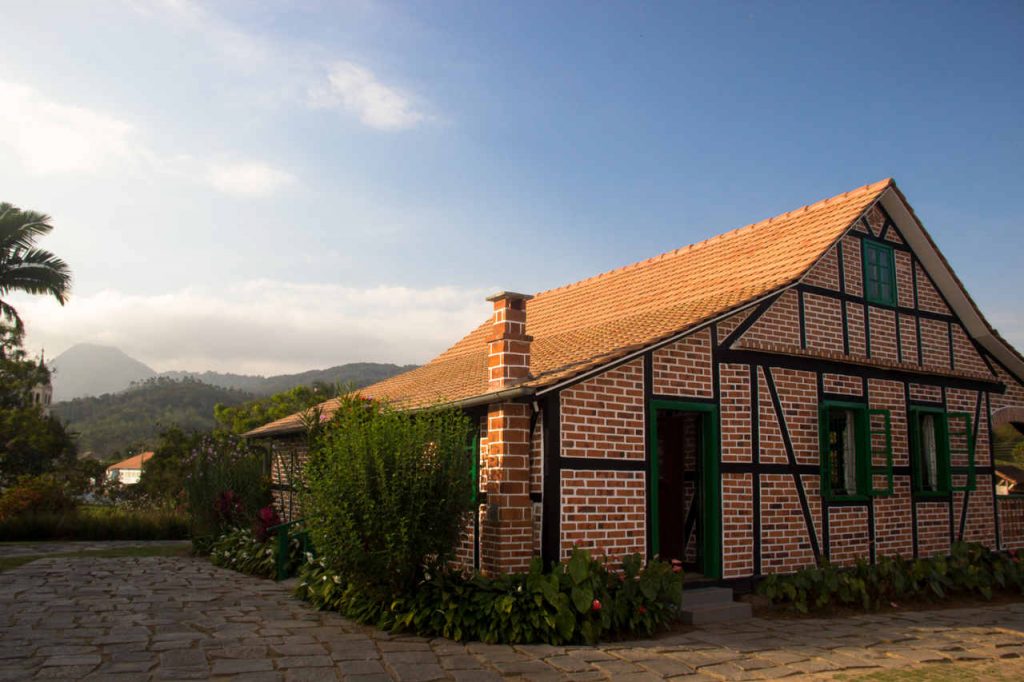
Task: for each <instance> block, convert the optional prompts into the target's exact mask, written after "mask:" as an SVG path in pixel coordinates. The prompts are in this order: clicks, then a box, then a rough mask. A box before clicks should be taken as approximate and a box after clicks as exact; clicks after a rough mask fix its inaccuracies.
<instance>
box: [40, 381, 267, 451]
mask: <svg viewBox="0 0 1024 682" xmlns="http://www.w3.org/2000/svg"><path fill="white" fill-rule="evenodd" d="M252 399H253V396H252V395H251V394H249V393H245V392H243V391H238V390H234V389H229V388H222V387H220V386H210V385H209V384H204V383H202V382H201V381H196V380H194V379H187V378H186V379H181V380H174V379H169V378H164V377H155V378H151V379H148V380H146V381H144V382H142V383H141V384H137V385H135V386H133V387H131V388H130V389H128V390H126V391H121V392H119V393H107V394H105V395H101V396H98V397H89V398H76V399H74V400H71V401H68V402H62V403H56V404H54V405H53V414H54V415H56V416H57V417H59V418H60V419H61V421H63V422H64V423H65V424H67V425H68V428H69V429H70V430H71V431H73V432H75V433H77V434H78V451H79V452H81V453H85V452H89V451H92V452H95V453H96V454H97V455H99V456H100V457H108V456H110V455H113V454H114V453H124V452H125V451H127V450H128V449H129V448H133V447H141V446H151V445H153V443H154V442H155V440H156V436H157V435H158V434H159V433H160V432H161V431H162V430H163V429H165V428H167V427H169V426H172V425H174V426H178V427H180V428H181V429H183V430H185V431H192V430H197V431H207V430H210V429H212V428H213V427H214V425H215V423H216V422H215V420H214V416H213V408H214V406H215V405H217V404H218V403H219V404H222V405H226V406H234V405H240V404H242V403H244V402H246V401H249V400H252Z"/></svg>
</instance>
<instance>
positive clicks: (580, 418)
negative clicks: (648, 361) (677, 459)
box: [561, 359, 644, 459]
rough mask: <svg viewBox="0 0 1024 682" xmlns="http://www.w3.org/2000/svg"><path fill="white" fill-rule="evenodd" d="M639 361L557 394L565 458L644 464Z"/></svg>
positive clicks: (642, 396) (642, 393)
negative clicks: (615, 460)
mask: <svg viewBox="0 0 1024 682" xmlns="http://www.w3.org/2000/svg"><path fill="white" fill-rule="evenodd" d="M643 383H644V372H643V359H637V360H634V361H632V362H629V363H627V364H625V365H622V366H620V367H617V368H615V369H610V370H608V371H607V372H604V373H603V374H599V375H597V376H595V377H593V378H591V379H588V380H586V381H584V382H581V383H579V384H576V385H575V386H572V387H570V388H566V389H565V390H563V391H562V392H561V443H562V456H563V457H600V458H607V459H643V458H644V389H643Z"/></svg>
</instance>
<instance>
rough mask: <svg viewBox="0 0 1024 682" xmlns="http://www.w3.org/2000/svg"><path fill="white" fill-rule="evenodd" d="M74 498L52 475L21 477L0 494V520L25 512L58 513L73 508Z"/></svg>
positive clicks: (70, 510) (4, 520)
mask: <svg viewBox="0 0 1024 682" xmlns="http://www.w3.org/2000/svg"><path fill="white" fill-rule="evenodd" d="M75 506H76V503H75V500H74V499H72V498H71V496H70V495H68V494H67V491H66V490H65V489H64V486H63V485H61V484H60V483H59V482H58V481H57V479H56V478H54V477H53V475H50V474H43V475H41V476H31V477H23V478H21V479H19V480H18V483H17V484H16V485H14V486H13V487H11V488H8V489H7V490H5V491H4V493H3V495H0V521H3V522H6V521H9V520H10V519H13V518H14V517H17V516H21V515H25V514H36V513H41V512H46V513H48V514H50V515H60V514H66V513H69V512H73V511H74V510H75Z"/></svg>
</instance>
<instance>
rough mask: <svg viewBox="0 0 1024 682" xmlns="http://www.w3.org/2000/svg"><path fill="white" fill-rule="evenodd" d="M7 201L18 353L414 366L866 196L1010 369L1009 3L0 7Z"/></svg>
mask: <svg viewBox="0 0 1024 682" xmlns="http://www.w3.org/2000/svg"><path fill="white" fill-rule="evenodd" d="M4 23H5V31H4V33H5V39H4V40H3V41H0V100H2V101H3V102H5V104H4V106H3V107H0V186H2V187H3V188H4V190H3V195H2V196H0V199H2V200H4V201H10V202H12V203H15V204H17V205H20V206H23V207H26V208H33V209H36V210H41V211H45V212H47V213H50V214H51V215H52V216H53V217H54V221H55V224H56V231H55V233H54V234H53V235H52V236H51V237H50V238H48V239H47V241H46V246H48V247H49V248H52V249H53V250H54V251H56V252H58V253H59V254H60V255H62V256H63V257H64V258H65V259H66V260H68V261H69V263H70V264H71V266H72V268H73V270H74V272H75V276H76V280H75V291H74V297H73V298H72V300H71V302H70V303H69V304H68V306H66V307H65V308H63V309H61V308H59V307H58V306H57V305H55V304H52V303H49V302H40V301H30V300H27V299H17V301H16V304H18V305H19V309H21V310H23V311H24V313H25V316H26V318H27V321H28V325H29V330H30V337H29V342H30V344H31V345H32V347H33V348H34V349H35V348H38V347H45V348H46V349H47V354H48V355H53V354H55V353H58V352H60V351H62V350H63V349H64V348H66V347H68V346H70V345H71V344H73V343H75V342H78V341H94V342H101V343H110V344H113V345H118V346H120V347H121V348H123V349H124V350H125V351H127V352H129V353H130V354H132V355H134V356H136V357H138V358H139V359H141V360H144V361H146V362H149V363H150V364H152V365H153V366H154V367H156V368H157V369H172V368H176V369H197V370H200V369H218V370H232V371H246V372H264V373H272V372H279V371H295V370H301V369H307V368H310V367H320V366H328V365H332V364H337V363H340V362H347V361H354V360H379V361H395V362H423V361H425V360H427V359H429V357H431V356H432V355H433V354H434V353H436V352H437V351H439V350H442V349H443V348H444V347H446V346H447V345H449V344H450V343H451V342H453V341H454V340H456V339H457V338H458V337H459V336H460V335H461V334H462V333H463V332H464V331H466V330H467V329H468V328H470V327H472V326H474V325H475V324H476V323H477V322H478V321H479V320H480V319H482V318H483V316H484V315H486V309H487V308H486V304H485V303H484V302H483V297H484V296H485V295H486V294H487V293H489V292H490V291H492V290H496V289H515V290H520V291H527V292H531V291H539V290H543V289H547V288H550V287H553V286H557V285H560V284H564V283H567V282H571V281H574V280H577V279H580V278H582V277H586V276H589V275H592V274H595V273H597V272H600V271H604V270H607V269H610V268H613V267H617V266H620V265H623V264H626V263H629V262H632V261H635V260H639V259H642V258H645V257H648V256H651V255H654V254H657V253H660V252H663V251H666V250H669V249H672V248H676V247H678V246H681V245H684V244H688V243H691V242H694V241H698V240H700V239H703V238H706V237H709V236H712V235H714V234H716V233H719V232H722V231H725V230H728V229H731V228H734V227H738V226H741V225H744V224H747V223H750V222H753V221H756V220H760V219H762V218H766V217H769V216H771V215H774V214H777V213H780V212H783V211H787V210H790V209H793V208H796V207H799V206H801V205H803V204H806V203H811V202H813V201H816V200H818V199H821V198H824V197H827V196H831V195H834V194H837V193H840V192H843V191H846V190H849V189H852V188H854V187H857V186H860V185H863V184H866V183H868V182H873V181H875V180H878V179H881V178H883V177H887V176H894V177H896V179H897V181H898V182H899V184H900V187H901V188H902V189H903V191H904V192H905V193H906V194H907V196H908V198H909V199H910V201H911V203H912V204H913V205H914V208H915V209H916V211H917V213H918V215H919V216H920V217H921V218H922V220H923V221H924V223H925V225H926V227H927V228H928V229H929V230H930V231H931V233H932V234H933V236H934V237H935V238H936V240H937V242H938V244H939V246H940V248H942V249H943V251H944V252H945V254H946V256H947V257H948V258H949V260H950V261H951V263H952V264H953V266H954V268H955V269H956V270H957V272H958V274H959V275H960V276H961V278H962V279H963V280H964V282H965V283H966V284H967V286H968V288H969V290H970V291H971V293H972V295H973V296H974V297H975V299H976V300H977V301H978V302H979V304H980V305H981V307H982V309H983V311H984V312H985V313H986V315H988V317H989V319H990V320H991V321H992V322H993V323H994V324H995V325H996V326H997V327H998V328H1000V329H1001V331H1003V332H1004V334H1006V335H1007V336H1009V337H1010V338H1011V339H1013V340H1014V341H1015V342H1016V343H1017V344H1018V346H1021V345H1024V314H1022V313H1021V309H1020V304H1019V301H1018V292H1019V291H1020V290H1021V288H1022V285H1024V275H1022V274H1021V269H1020V266H1019V262H1020V253H1021V248H1020V247H1021V246H1024V219H1022V218H1021V215H1022V213H1024V211H1022V209H1024V192H1022V191H1021V187H1022V186H1024V182H1022V181H1024V170H1022V163H1021V161H1022V156H1024V154H1022V152H1024V126H1022V125H1021V121H1024V88H1022V87H1021V86H1022V84H1024V83H1022V75H1021V74H1022V73H1024V41H1021V40H1020V36H1021V35H1024V4H1021V3H1020V2H1001V3H995V2H975V3H940V2H927V3H925V2H922V3H911V2H907V3H899V4H898V5H897V4H895V3H880V2H879V3H872V2H865V3H817V2H738V3H726V2H675V3H626V2H622V3H596V2H583V3H570V2H559V3H550V2H540V3H528V2H515V3H496V2H487V3H484V2H436V1H435V2H411V3H410V2H404V3H390V2H377V1H376V0H362V1H359V2H350V3H340V2H314V1H312V0H305V1H299V2H254V1H252V0H237V1H233V2H209V3H200V2H191V1H189V0H166V1H163V2H160V1H153V2H144V1H142V0H138V1H129V0H121V1H116V0H112V1H110V2H100V1H98V0H97V1H96V2H90V3H81V2H73V1H70V0H69V1H68V2H48V1H46V0H41V1H39V2H33V3H17V4H13V5H12V6H8V7H6V8H5V10H4Z"/></svg>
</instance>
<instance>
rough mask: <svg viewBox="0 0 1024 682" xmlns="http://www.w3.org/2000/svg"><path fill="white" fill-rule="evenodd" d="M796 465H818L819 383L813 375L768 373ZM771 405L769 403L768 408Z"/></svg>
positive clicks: (775, 370)
mask: <svg viewBox="0 0 1024 682" xmlns="http://www.w3.org/2000/svg"><path fill="white" fill-rule="evenodd" d="M771 373H772V377H773V378H774V379H775V388H776V390H777V391H778V394H779V402H780V403H781V405H782V411H783V414H784V415H785V418H786V421H785V423H786V426H787V428H788V429H789V439H790V442H791V443H792V444H793V451H794V453H795V454H796V461H797V464H817V463H818V381H817V376H816V375H815V374H814V373H813V372H804V371H800V370H795V369H779V368H774V369H772V370H771ZM770 404H771V403H770V402H769V405H770Z"/></svg>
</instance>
